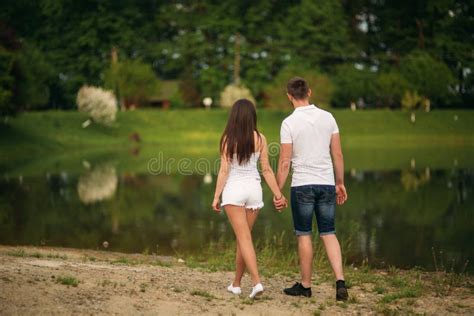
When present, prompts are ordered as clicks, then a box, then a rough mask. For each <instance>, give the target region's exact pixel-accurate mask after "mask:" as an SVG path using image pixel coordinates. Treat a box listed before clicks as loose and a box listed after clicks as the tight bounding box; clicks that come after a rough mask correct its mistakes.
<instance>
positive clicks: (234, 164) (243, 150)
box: [212, 99, 286, 298]
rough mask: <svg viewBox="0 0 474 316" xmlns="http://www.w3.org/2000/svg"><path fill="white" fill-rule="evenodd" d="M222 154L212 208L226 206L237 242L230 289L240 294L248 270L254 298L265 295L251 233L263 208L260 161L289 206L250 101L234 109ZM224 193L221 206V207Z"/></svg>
mask: <svg viewBox="0 0 474 316" xmlns="http://www.w3.org/2000/svg"><path fill="white" fill-rule="evenodd" d="M220 153H221V167H220V170H219V175H218V177H217V184H216V191H215V194H214V200H213V202H212V208H213V209H214V210H215V211H216V212H220V206H222V207H224V209H225V212H226V214H227V217H228V218H229V221H230V223H231V225H232V228H233V230H234V233H235V237H236V239H237V252H236V259H235V261H236V269H235V279H234V281H233V282H232V283H231V284H230V285H229V287H228V288H227V290H228V291H229V292H232V293H234V294H240V293H241V289H240V281H241V280H242V276H243V274H244V271H245V268H247V270H248V272H249V273H250V276H251V278H252V286H253V288H252V292H251V293H250V295H249V297H250V298H254V297H255V296H256V295H259V294H261V293H262V292H263V286H262V283H260V277H259V275H258V269H257V258H256V255H255V250H254V247H253V243H252V234H251V230H252V227H253V225H254V223H255V220H256V219H257V215H258V210H260V209H261V208H262V207H263V200H262V187H261V185H260V174H259V172H258V170H257V161H258V160H259V158H260V164H261V170H262V174H263V177H264V178H265V181H266V182H267V184H268V186H269V187H270V189H271V190H272V192H273V194H274V200H275V201H280V202H282V201H283V202H284V203H283V204H286V199H285V197H284V196H283V194H282V193H281V191H280V189H279V187H278V184H277V182H276V179H275V175H274V174H273V171H272V168H271V166H270V163H269V162H268V151H267V141H266V139H265V136H263V134H261V133H259V132H258V130H257V113H256V112H255V106H254V105H253V103H252V102H250V101H249V100H246V99H240V100H238V101H236V102H235V103H234V105H233V106H232V109H231V111H230V115H229V119H228V121H227V126H226V128H225V130H224V133H223V134H222V137H221V141H220ZM221 193H222V203H221V205H219V197H220V195H221Z"/></svg>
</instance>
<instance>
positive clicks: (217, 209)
mask: <svg viewBox="0 0 474 316" xmlns="http://www.w3.org/2000/svg"><path fill="white" fill-rule="evenodd" d="M219 204H220V203H219V198H218V197H215V198H214V200H213V201H212V209H213V210H214V211H215V212H217V213H220V212H221V206H220V205H219Z"/></svg>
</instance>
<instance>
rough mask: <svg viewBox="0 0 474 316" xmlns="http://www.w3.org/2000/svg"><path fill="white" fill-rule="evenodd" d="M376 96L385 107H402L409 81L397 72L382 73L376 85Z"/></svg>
mask: <svg viewBox="0 0 474 316" xmlns="http://www.w3.org/2000/svg"><path fill="white" fill-rule="evenodd" d="M376 87H377V89H376V95H377V97H378V98H379V100H380V101H382V104H383V105H384V106H397V107H398V106H400V104H401V101H402V98H403V94H404V93H405V91H406V90H408V88H409V83H408V81H407V80H406V79H405V78H404V77H403V76H402V75H401V74H400V73H399V72H397V71H390V72H388V73H381V74H379V75H378V78H377V83H376Z"/></svg>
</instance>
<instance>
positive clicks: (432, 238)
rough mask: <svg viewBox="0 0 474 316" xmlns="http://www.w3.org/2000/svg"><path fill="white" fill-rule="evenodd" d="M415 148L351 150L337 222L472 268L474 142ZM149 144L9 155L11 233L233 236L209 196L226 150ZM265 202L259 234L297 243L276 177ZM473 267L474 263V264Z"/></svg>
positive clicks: (87, 237)
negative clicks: (468, 147) (177, 154)
mask: <svg viewBox="0 0 474 316" xmlns="http://www.w3.org/2000/svg"><path fill="white" fill-rule="evenodd" d="M411 151H412V154H410V155H401V156H400V155H392V154H391V153H390V150H389V149H387V152H388V154H383V155H375V154H371V152H370V150H369V149H357V150H355V149H354V150H351V149H349V150H348V152H347V153H346V157H348V158H346V162H347V163H346V165H347V172H346V175H345V177H346V187H347V189H348V193H349V200H348V202H347V203H346V204H345V205H344V206H342V207H338V208H337V224H336V227H337V234H338V236H339V238H340V241H341V243H342V245H343V248H344V250H343V251H344V253H343V255H344V258H345V260H346V261H347V263H349V264H351V263H354V264H361V263H362V262H368V263H369V264H370V265H372V266H374V267H388V266H395V267H399V268H411V267H420V268H423V269H427V270H432V269H435V264H436V265H437V266H438V268H440V267H441V266H443V267H445V268H447V269H450V268H451V266H453V267H454V269H455V270H456V271H459V270H462V267H463V266H464V265H465V263H466V262H467V261H468V260H472V259H473V258H474V247H472V243H471V238H472V236H473V233H474V168H472V166H471V161H470V160H469V159H468V158H466V157H468V156H469V155H470V153H468V154H466V155H465V157H464V158H463V159H461V158H458V156H459V155H461V156H462V153H463V151H464V150H463V149H462V148H457V149H456V150H453V149H450V148H445V149H439V148H434V149H430V151H428V154H427V153H426V152H425V153H423V154H421V158H420V159H418V158H416V157H417V150H414V149H412V150H411ZM146 152H147V151H146V149H145V150H142V151H140V150H134V149H132V150H129V151H126V152H125V153H123V152H105V153H104V152H100V153H99V154H95V153H92V154H91V153H89V152H86V153H81V154H77V155H68V154H67V153H64V154H62V155H55V156H52V157H41V158H40V157H36V158H31V157H28V158H26V157H25V159H24V160H21V159H20V160H18V159H16V160H15V161H11V162H9V164H8V165H7V166H5V165H4V166H0V167H1V168H0V171H1V177H0V243H1V244H8V245H36V246H61V247H73V248H87V249H102V250H104V251H119V252H126V253H157V254H160V255H178V256H185V255H194V254H197V253H199V252H200V251H201V249H203V248H206V247H209V245H213V244H215V243H217V242H231V241H232V240H233V238H234V236H233V232H232V229H231V227H230V225H229V223H228V222H227V219H226V216H225V214H223V213H221V214H216V213H215V212H213V211H212V210H211V208H210V203H211V200H212V196H213V192H214V186H215V180H216V177H215V171H216V165H215V163H216V158H215V157H214V158H213V159H211V158H209V157H207V158H201V162H199V161H200V158H196V157H197V156H193V157H192V158H189V161H188V162H187V163H183V162H182V161H181V162H180V161H179V160H174V161H172V162H170V157H173V155H174V154H169V152H171V149H169V150H165V157H167V159H168V160H167V161H163V159H165V158H163V157H160V155H150V154H143V153H146ZM166 153H168V155H166ZM182 156H185V155H182ZM361 156H363V157H366V158H365V159H364V163H358V165H357V168H356V167H354V165H353V164H351V160H355V159H352V157H361ZM431 156H432V157H433V158H432V159H431V158H430V157H431ZM211 157H212V156H211ZM391 157H393V158H391ZM160 159H161V162H160ZM430 159H431V160H430ZM165 160H166V159H165ZM391 160H393V161H395V162H393V163H391ZM367 161H368V162H367ZM400 161H401V163H400ZM420 161H422V162H421V163H420ZM460 161H462V162H460ZM167 163H168V164H167ZM180 163H181V164H182V165H181V166H180V165H179V164H180ZM187 164H188V165H187ZM137 165H138V166H139V167H136V166H137ZM370 165H373V166H375V167H374V168H370ZM130 166H134V167H130ZM157 166H159V168H157ZM190 166H191V167H190ZM287 192H288V188H287ZM287 195H288V194H287ZM264 202H265V205H266V206H265V207H264V209H263V210H261V213H260V218H259V219H258V221H257V224H256V226H255V228H254V239H255V240H256V241H257V242H258V241H260V242H262V241H270V242H271V241H274V240H277V239H279V240H284V242H283V244H284V245H285V247H287V251H288V252H295V251H296V248H295V238H294V236H293V230H292V220H291V211H290V209H286V210H285V211H284V212H283V213H281V214H280V213H278V212H276V211H275V210H274V209H273V207H272V202H271V195H270V193H269V190H268V188H267V186H266V184H264ZM315 231H316V230H315ZM316 240H317V238H316ZM104 245H105V246H107V247H104ZM467 269H468V271H471V272H472V271H474V269H473V265H472V264H468V266H467Z"/></svg>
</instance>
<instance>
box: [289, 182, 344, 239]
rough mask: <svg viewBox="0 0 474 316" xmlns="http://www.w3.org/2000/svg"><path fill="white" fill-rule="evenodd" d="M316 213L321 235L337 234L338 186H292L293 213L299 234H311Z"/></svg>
mask: <svg viewBox="0 0 474 316" xmlns="http://www.w3.org/2000/svg"><path fill="white" fill-rule="evenodd" d="M313 212H314V213H315V214H316V221H317V224H318V231H319V235H320V236H323V235H329V234H335V233H336V228H335V224H334V217H335V214H336V187H335V186H334V185H313V184H311V185H302V186H297V187H291V213H292V215H293V225H294V228H295V234H296V235H297V236H303V235H310V234H311V231H312V226H313Z"/></svg>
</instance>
